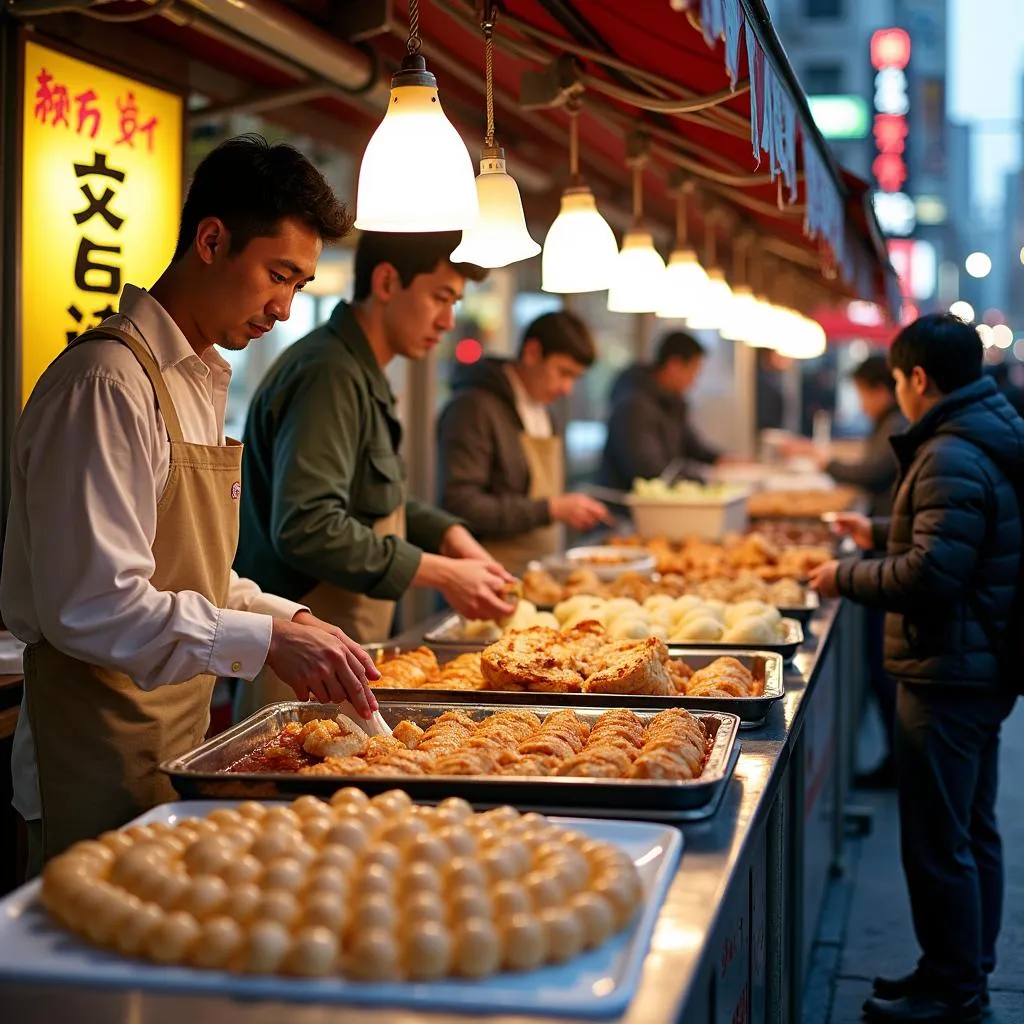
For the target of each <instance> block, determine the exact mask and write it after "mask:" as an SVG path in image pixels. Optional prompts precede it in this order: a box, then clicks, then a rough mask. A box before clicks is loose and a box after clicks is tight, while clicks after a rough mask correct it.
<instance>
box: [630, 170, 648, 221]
mask: <svg viewBox="0 0 1024 1024" xmlns="http://www.w3.org/2000/svg"><path fill="white" fill-rule="evenodd" d="M645 163H646V160H644V159H643V158H642V157H641V158H640V159H637V160H633V161H632V164H633V227H635V228H638V227H640V224H641V223H642V221H643V219H644V164H645Z"/></svg>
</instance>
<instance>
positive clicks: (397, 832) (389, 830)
mask: <svg viewBox="0 0 1024 1024" xmlns="http://www.w3.org/2000/svg"><path fill="white" fill-rule="evenodd" d="M429 834H430V826H429V825H428V824H427V823H426V822H425V821H423V820H422V819H421V818H418V817H414V816H413V815H408V816H407V817H404V818H400V819H399V820H398V821H396V822H395V823H394V824H392V825H387V826H385V828H384V829H383V830H382V831H381V833H380V838H381V839H382V840H383V841H384V842H386V843H390V844H391V845H392V846H394V847H396V848H397V849H399V850H403V849H405V847H406V846H408V845H409V843H411V842H412V841H413V840H414V839H418V838H419V837H420V836H425V835H429Z"/></svg>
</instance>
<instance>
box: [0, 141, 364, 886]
mask: <svg viewBox="0 0 1024 1024" xmlns="http://www.w3.org/2000/svg"><path fill="white" fill-rule="evenodd" d="M297 182H298V183H299V184H300V185H301V187H292V186H295V184H296V183H297ZM286 185H287V186H289V188H288V189H286V187H285V186H286ZM289 189H290V190H289ZM284 193H287V194H284ZM268 196H272V197H274V198H273V200H270V201H268V199H267V197H268ZM268 207H269V208H268ZM217 211H224V219H221V218H220V217H219V216H218V215H217ZM268 223H269V224H270V226H271V229H272V230H270V232H269V233H268V234H267V235H259V234H256V233H254V232H253V230H252V226H253V225H258V226H259V229H260V230H266V229H265V228H263V225H266V224H268ZM347 223H348V222H347V216H346V215H345V212H344V209H343V208H342V207H341V206H340V204H338V202H337V200H336V199H335V197H334V195H333V193H332V192H331V191H330V188H329V186H328V185H327V184H326V182H325V181H324V179H323V178H322V176H321V175H320V174H319V172H318V171H316V169H315V168H314V167H313V166H312V165H311V164H310V163H309V162H308V161H307V160H306V159H305V158H304V157H303V156H302V155H301V154H299V153H298V152H297V151H296V150H294V149H292V148H291V147H288V146H274V147H270V146H268V145H267V143H266V142H265V141H264V140H262V139H259V138H258V137H244V138H242V139H233V140H229V141H228V142H226V143H223V144H221V145H220V146H219V147H217V148H216V149H215V150H213V151H212V152H211V154H210V155H209V156H208V157H207V158H206V159H205V160H204V161H203V162H202V163H201V164H200V166H199V167H198V168H197V170H196V173H195V176H194V178H193V182H192V185H191V188H190V191H189V197H188V199H187V200H186V204H185V209H184V211H183V214H182V224H181V231H180V234H179V241H178V247H177V251H176V252H175V255H174V258H173V260H172V262H171V264H170V266H169V267H168V268H167V270H166V271H165V272H164V273H163V275H162V276H161V277H160V279H159V280H158V281H157V282H156V284H155V285H154V286H153V288H152V290H151V291H150V292H147V291H144V290H143V289H140V288H136V287H134V286H132V285H125V287H124V290H123V293H122V295H121V297H120V300H119V312H118V313H117V314H116V315H114V316H113V317H110V318H108V319H107V320H105V321H104V322H103V324H102V325H101V327H100V328H99V329H98V330H95V331H89V332H87V333H86V334H85V335H84V336H82V337H81V338H79V339H78V340H77V341H75V342H74V343H73V344H72V345H70V346H69V347H68V348H67V349H66V350H65V351H64V352H62V353H61V355H60V356H59V357H58V358H57V359H55V360H54V361H53V362H52V363H51V364H50V366H49V367H47V369H46V370H45V371H44V373H43V375H42V376H41V377H40V379H39V381H38V383H37V384H36V386H35V388H34V389H33V392H32V394H31V396H30V398H29V400H28V402H27V403H26V406H25V409H24V411H23V413H22V415H21V419H20V420H19V422H18V425H17V427H16V430H15V435H14V443H13V445H12V460H11V505H10V513H9V517H8V527H7V536H6V541H5V546H4V560H3V573H2V576H0V611H2V614H3V619H4V622H5V624H6V625H7V626H8V628H9V629H10V630H11V631H12V632H13V633H14V634H15V635H16V636H18V637H19V638H20V639H22V640H23V641H24V642H25V643H26V644H27V651H26V656H25V698H24V700H23V704H22V713H21V715H20V716H19V720H18V726H17V730H16V734H15V739H14V752H13V755H12V759H11V768H12V776H13V781H14V801H13V802H14V806H15V808H16V809H17V810H18V811H19V813H20V814H21V815H22V817H23V818H24V819H25V821H26V823H27V825H28V830H29V846H30V865H29V869H30V874H31V873H35V871H37V870H38V869H39V867H40V866H41V864H42V862H43V860H44V859H45V858H48V857H51V856H53V855H55V854H57V853H59V852H60V851H61V850H63V849H65V848H67V847H68V846H69V845H70V844H71V843H73V842H75V841H76V840H79V839H85V838H89V837H93V836H95V835H97V834H99V833H101V832H103V831H105V830H107V829H111V828H116V827H119V826H121V825H123V824H125V822H126V821H128V820H129V819H131V818H132V817H134V816H136V815H138V814H139V813H141V812H143V811H145V810H147V809H148V808H150V807H152V806H154V805H155V804H157V803H160V802H162V801H167V800H172V799H174V795H175V794H174V790H173V788H172V786H171V785H170V784H169V782H168V781H167V779H166V778H165V777H164V776H163V775H162V774H161V772H160V770H159V766H160V764H161V762H162V761H164V760H165V759H167V758H170V757H174V756H177V755H180V754H182V753H184V752H186V751H187V750H188V749H190V748H191V747H193V746H195V745H196V744H198V743H199V742H201V741H202V739H203V737H204V735H205V733H206V730H207V727H208V724H209V706H210V695H211V692H212V688H213V682H214V679H215V677H217V676H220V675H228V674H233V675H235V676H237V677H239V678H242V679H252V678H253V677H254V676H255V675H256V674H257V673H258V672H259V670H260V669H261V668H262V667H263V666H264V665H265V664H267V665H271V666H272V667H273V668H274V669H275V671H277V672H278V673H279V675H280V676H281V678H283V679H287V680H288V682H289V683H290V684H291V686H292V688H293V691H294V692H295V693H299V694H301V695H302V696H305V695H306V694H307V693H308V692H310V691H312V692H314V693H315V694H317V695H318V696H319V697H320V699H324V700H343V699H350V700H351V701H352V702H353V703H354V704H355V705H356V706H357V708H358V709H359V711H360V713H363V714H365V715H369V714H370V711H371V709H372V708H373V707H375V706H376V705H375V701H374V700H373V695H372V693H371V692H370V690H369V688H368V683H367V679H368V678H370V679H372V678H376V670H375V669H374V668H373V666H372V664H371V662H370V661H369V659H368V657H367V655H366V652H365V651H363V650H362V649H361V648H359V647H358V645H356V644H355V643H354V642H353V641H351V640H350V639H349V638H348V637H346V636H344V635H343V634H342V633H341V631H339V630H338V629H337V628H336V627H334V626H332V625H330V624H328V623H326V622H322V621H319V620H317V619H316V618H315V617H314V616H312V615H311V614H310V612H309V610H308V609H306V608H304V607H303V606H301V605H299V604H297V603H295V602H293V601H288V600H285V599H282V598H278V597H274V596H273V595H271V594H266V593H263V592H262V591H260V589H259V587H257V586H256V585H255V584H254V583H252V582H251V581H249V580H245V579H242V578H240V577H238V576H236V575H235V574H234V573H233V572H232V571H231V560H232V557H233V554H234V549H235V542H236V539H237V532H238V500H239V497H240V494H241V489H242V487H241V446H240V445H239V444H238V443H237V442H235V441H232V440H230V439H226V438H225V437H224V414H225V408H226V403H227V393H228V386H229V382H230V376H231V370H230V366H229V364H228V363H227V362H226V361H225V360H224V359H223V358H222V357H221V356H220V355H218V354H217V352H216V351H215V349H214V343H216V344H217V345H220V346H222V347H224V348H227V349H232V350H236V351H237V350H240V349H243V348H245V347H246V345H248V344H249V342H250V341H252V340H254V339H255V338H257V337H259V336H260V335H261V334H262V333H264V331H265V330H267V329H269V327H270V326H272V325H273V324H274V323H275V322H276V321H278V320H284V319H287V317H288V315H289V312H290V306H291V300H292V298H293V296H294V294H295V291H296V290H297V289H298V288H299V287H301V286H302V284H304V283H305V282H306V281H308V280H309V279H310V278H311V277H312V275H313V271H314V270H315V268H316V262H317V259H318V258H319V255H320V251H321V248H322V245H323V242H324V240H325V239H334V238H336V237H339V236H340V235H341V234H342V233H344V231H345V230H346V229H347ZM268 267H273V268H275V269H274V272H273V273H272V274H268V272H267V268H268Z"/></svg>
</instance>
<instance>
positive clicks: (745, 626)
mask: <svg viewBox="0 0 1024 1024" xmlns="http://www.w3.org/2000/svg"><path fill="white" fill-rule="evenodd" d="M777 639H778V636H777V634H776V631H775V626H774V625H769V623H768V622H766V621H765V620H764V619H762V618H759V617H757V616H751V617H749V618H746V619H740V620H739V622H737V623H736V624H735V625H734V626H733V627H732V628H731V629H728V630H726V632H725V634H724V636H723V637H722V641H723V642H724V643H730V644H770V643H774V642H775V641H776V640H777Z"/></svg>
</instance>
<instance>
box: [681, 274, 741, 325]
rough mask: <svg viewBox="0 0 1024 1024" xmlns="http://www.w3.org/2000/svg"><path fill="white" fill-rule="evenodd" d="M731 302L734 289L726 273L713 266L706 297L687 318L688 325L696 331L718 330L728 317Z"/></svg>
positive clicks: (705, 291) (705, 293)
mask: <svg viewBox="0 0 1024 1024" xmlns="http://www.w3.org/2000/svg"><path fill="white" fill-rule="evenodd" d="M731 304H732V289H731V288H730V287H729V282H728V281H726V279H725V274H723V273H722V271H721V270H719V269H718V267H712V268H711V270H709V271H708V284H707V288H705V289H704V299H703V301H702V302H701V303H700V305H699V306H698V307H697V308H696V309H695V310H694V311H693V312H692V313H691V314H690V315H689V316H688V317H687V318H686V325H687V327H691V328H693V330H695V331H717V330H718V328H719V327H721V326H722V324H724V323H725V322H726V320H727V319H728V316H729V307H730V305H731Z"/></svg>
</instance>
